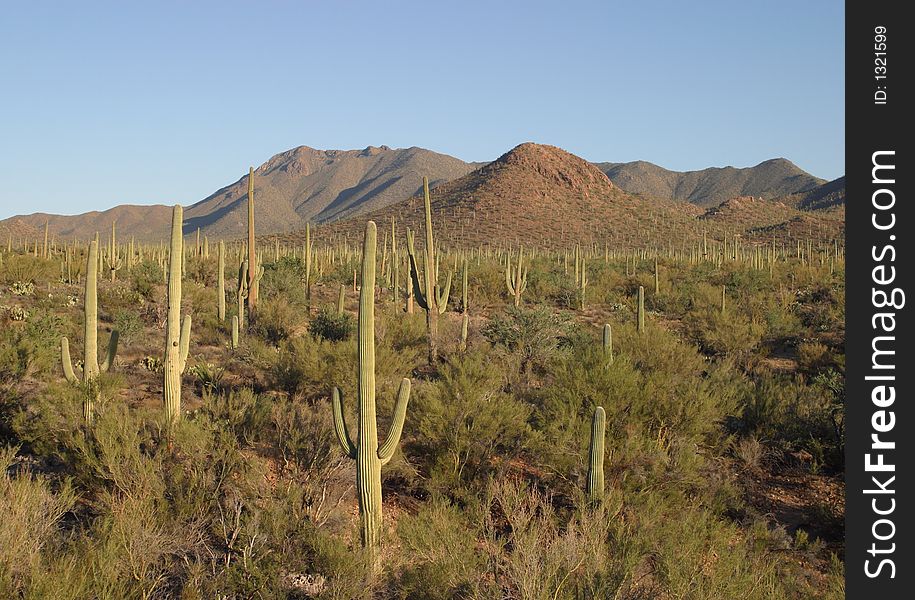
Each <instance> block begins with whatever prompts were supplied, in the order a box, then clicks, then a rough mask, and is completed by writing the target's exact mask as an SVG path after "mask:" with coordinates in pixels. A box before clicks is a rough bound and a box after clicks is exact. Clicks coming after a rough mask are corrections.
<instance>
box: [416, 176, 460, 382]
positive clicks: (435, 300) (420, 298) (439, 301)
mask: <svg viewBox="0 0 915 600" xmlns="http://www.w3.org/2000/svg"><path fill="white" fill-rule="evenodd" d="M423 205H424V208H425V213H426V247H425V248H423V264H424V268H423V280H422V283H420V277H419V264H418V261H417V259H416V250H415V249H414V247H413V232H412V231H411V230H410V229H409V228H407V254H408V255H409V257H410V278H411V280H412V283H413V285H412V291H413V297H414V298H415V300H416V302H417V303H418V304H419V306H420V307H421V308H422V309H423V310H425V311H426V332H427V334H428V338H429V364H430V365H431V364H435V363H436V362H437V361H438V316H439V315H440V314H442V313H444V312H445V308H446V307H447V305H448V295H449V294H450V291H451V277H452V273H451V272H450V271H449V272H448V277H447V279H446V280H445V285H444V287H440V286H439V285H438V263H437V262H436V259H435V242H434V240H433V237H432V203H431V200H430V197H429V178H428V177H423ZM423 284H425V287H423ZM411 308H412V302H411V298H410V297H409V296H408V298H407V312H411Z"/></svg>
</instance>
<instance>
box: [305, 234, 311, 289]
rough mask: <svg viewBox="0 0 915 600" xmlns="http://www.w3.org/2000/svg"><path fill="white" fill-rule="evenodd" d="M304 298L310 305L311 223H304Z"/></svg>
mask: <svg viewBox="0 0 915 600" xmlns="http://www.w3.org/2000/svg"><path fill="white" fill-rule="evenodd" d="M305 300H306V302H308V305H309V306H311V223H310V222H309V223H305Z"/></svg>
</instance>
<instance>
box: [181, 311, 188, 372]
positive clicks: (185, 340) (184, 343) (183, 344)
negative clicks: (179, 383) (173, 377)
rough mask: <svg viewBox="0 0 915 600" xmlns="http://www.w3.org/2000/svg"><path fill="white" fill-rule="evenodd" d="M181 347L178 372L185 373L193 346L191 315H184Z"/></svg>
mask: <svg viewBox="0 0 915 600" xmlns="http://www.w3.org/2000/svg"><path fill="white" fill-rule="evenodd" d="M179 348H180V355H179V357H178V361H179V362H178V372H179V373H184V367H185V366H187V353H188V351H189V350H190V348H191V315H184V321H183V322H182V323H181V339H180V341H179Z"/></svg>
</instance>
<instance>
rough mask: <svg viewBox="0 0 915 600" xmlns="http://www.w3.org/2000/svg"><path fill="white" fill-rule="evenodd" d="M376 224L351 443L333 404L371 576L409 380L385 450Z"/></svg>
mask: <svg viewBox="0 0 915 600" xmlns="http://www.w3.org/2000/svg"><path fill="white" fill-rule="evenodd" d="M376 236H377V231H376V227H375V223H374V222H372V221H369V222H368V223H367V224H366V228H365V242H364V245H363V253H362V288H361V290H360V293H359V332H358V347H359V372H358V377H357V385H358V394H359V402H358V419H359V421H358V422H359V436H358V438H357V442H356V443H354V442H353V440H352V439H351V438H350V436H349V432H348V430H347V427H346V421H345V420H344V416H343V394H342V392H341V391H340V390H339V388H334V392H333V398H332V404H333V412H334V431H335V433H336V435H337V439H338V440H339V442H340V444H341V446H342V447H343V451H344V452H345V453H346V454H347V456H349V457H350V458H353V459H355V461H356V490H357V493H358V495H359V513H360V516H361V523H362V544H363V547H364V548H365V549H366V551H367V553H368V556H369V560H370V563H371V564H372V566H373V569H374V570H376V571H377V570H378V569H379V568H380V566H381V565H380V563H379V554H378V549H379V547H380V544H381V531H382V529H381V525H382V512H381V467H382V466H383V465H384V464H386V463H387V462H388V461H389V460H390V459H391V457H392V456H393V455H394V451H395V450H396V448H397V444H398V443H399V441H400V434H401V432H402V431H403V423H404V417H405V416H406V412H407V403H408V402H409V399H410V380H409V379H403V380H402V381H401V383H400V389H399V390H398V394H397V403H396V405H395V407H394V419H393V421H392V423H391V429H390V430H389V432H388V435H387V439H386V440H385V442H384V444H383V445H381V446H380V447H379V445H378V430H377V425H376V423H375V418H376V415H375V294H374V290H375V245H376Z"/></svg>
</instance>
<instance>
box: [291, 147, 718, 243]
mask: <svg viewBox="0 0 915 600" xmlns="http://www.w3.org/2000/svg"><path fill="white" fill-rule="evenodd" d="M430 195H431V198H432V212H433V222H434V225H433V229H434V230H435V232H436V236H437V239H438V240H439V241H440V242H442V243H443V244H445V245H454V246H458V245H463V246H469V245H477V244H485V245H490V246H500V245H501V246H516V245H518V244H528V245H536V246H538V247H541V248H543V247H547V246H553V247H569V245H570V244H572V243H575V242H579V241H580V242H582V243H587V242H590V241H598V240H600V241H601V242H605V241H606V242H611V243H621V244H632V245H639V246H641V245H647V244H650V243H663V244H666V243H667V240H668V239H669V235H670V234H671V232H677V231H679V232H683V233H685V232H695V231H698V229H697V225H696V220H695V216H696V211H697V209H696V208H695V207H693V206H691V205H689V204H686V203H683V202H671V201H656V200H648V199H645V198H640V197H637V196H634V195H632V194H629V193H626V192H624V191H623V190H621V189H619V188H618V187H617V186H615V185H613V183H612V182H611V181H610V180H609V179H608V178H607V176H606V175H605V174H604V173H603V172H602V171H601V170H600V169H598V168H597V167H596V166H594V165H592V164H591V163H589V162H587V161H585V160H583V159H581V158H579V157H577V156H575V155H573V154H570V153H569V152H566V151H565V150H562V149H561V148H557V147H555V146H548V145H542V144H534V143H530V142H528V143H524V144H521V145H519V146H517V147H515V148H513V149H512V150H510V151H509V152H507V153H505V154H503V155H502V156H500V157H499V158H498V159H497V160H495V161H493V162H491V163H488V164H486V165H484V166H482V167H480V168H478V169H476V170H475V171H473V172H471V173H469V174H467V175H465V176H463V177H461V178H458V179H456V180H454V181H450V182H447V183H443V184H441V185H439V186H437V187H436V188H434V189H433V190H432V191H431V194H430ZM699 212H701V211H699ZM423 215H424V211H423V202H422V197H421V195H415V196H412V197H410V198H407V199H404V200H402V201H401V202H399V203H397V204H393V205H390V206H388V207H386V208H383V209H379V210H375V211H369V212H367V213H364V214H361V215H359V217H358V218H353V219H347V220H344V221H339V222H335V223H333V224H330V225H328V226H326V227H322V228H320V229H319V232H320V233H319V235H320V236H321V237H328V236H341V235H345V236H348V237H349V236H352V239H358V236H359V235H361V231H362V228H364V226H365V221H366V220H369V219H371V220H374V221H375V222H376V223H378V225H379V227H380V228H381V231H382V232H386V231H387V229H386V227H390V225H389V224H390V222H391V218H392V217H393V218H395V219H396V220H397V227H398V230H399V231H400V232H401V233H400V235H402V234H403V228H404V227H410V228H413V229H415V230H417V231H419V232H421V231H423V228H422V223H423V219H424V217H423ZM380 235H386V233H384V234H380ZM290 237H291V238H292V239H291V240H290V241H294V242H298V241H299V239H300V238H301V233H298V234H295V235H293V236H290ZM421 238H422V234H421V233H419V234H417V236H416V240H417V246H421V245H422V244H421V242H422V239H421ZM286 239H289V238H286Z"/></svg>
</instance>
